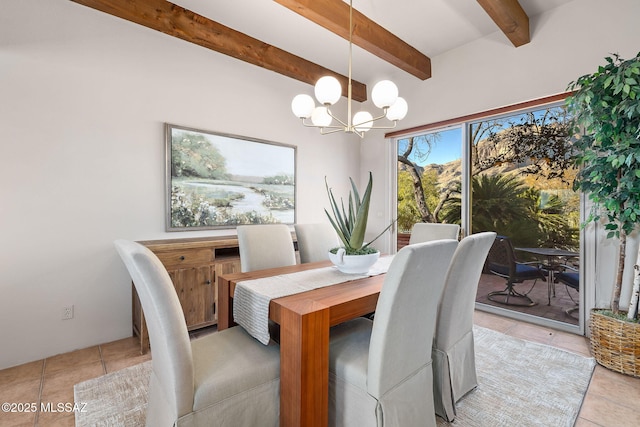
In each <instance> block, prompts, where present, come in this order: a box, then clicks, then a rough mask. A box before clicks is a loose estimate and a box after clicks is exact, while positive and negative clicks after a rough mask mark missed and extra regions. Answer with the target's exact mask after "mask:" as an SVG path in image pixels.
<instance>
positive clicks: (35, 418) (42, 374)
mask: <svg viewBox="0 0 640 427" xmlns="http://www.w3.org/2000/svg"><path fill="white" fill-rule="evenodd" d="M46 367H47V359H46V358H44V359H42V372H41V373H40V388H39V389H38V410H37V411H36V416H35V417H34V418H33V427H38V419H39V418H40V407H41V406H42V389H44V372H45V369H46Z"/></svg>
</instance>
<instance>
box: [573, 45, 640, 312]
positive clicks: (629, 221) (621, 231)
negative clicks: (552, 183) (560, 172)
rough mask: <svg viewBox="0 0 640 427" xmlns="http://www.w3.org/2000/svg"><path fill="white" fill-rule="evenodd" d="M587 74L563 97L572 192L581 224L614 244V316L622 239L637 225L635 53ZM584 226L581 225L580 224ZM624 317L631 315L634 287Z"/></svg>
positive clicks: (638, 90) (638, 75) (639, 69)
mask: <svg viewBox="0 0 640 427" xmlns="http://www.w3.org/2000/svg"><path fill="white" fill-rule="evenodd" d="M605 60H606V62H607V64H606V65H604V66H600V67H599V68H598V71H597V72H595V73H593V74H588V75H584V76H582V77H580V78H578V79H577V80H576V81H574V82H571V83H569V87H568V88H569V89H570V90H572V91H575V93H573V94H572V95H571V96H570V97H568V98H567V107H568V111H569V113H570V114H571V115H572V122H573V124H574V129H573V130H574V132H575V133H576V134H580V133H581V134H580V136H579V137H577V138H576V140H575V141H574V147H575V149H576V151H577V153H578V155H577V157H576V164H577V166H579V167H580V168H581V169H580V170H579V172H578V174H577V176H576V178H575V181H574V188H575V189H579V190H582V191H583V192H584V193H586V194H588V197H589V199H590V200H592V201H593V202H594V209H593V210H592V211H591V213H590V214H589V216H588V218H587V220H586V223H589V222H592V221H594V222H596V221H600V220H602V221H603V223H604V227H605V229H606V230H608V234H607V237H608V238H612V237H617V238H619V239H620V253H619V258H618V271H617V278H616V282H615V285H614V292H613V296H612V301H611V310H612V311H613V312H614V313H618V310H619V303H620V292H621V289H622V274H623V272H624V264H625V252H626V242H627V235H629V234H630V233H632V232H633V231H634V230H635V229H636V228H637V227H638V225H639V224H640V53H638V54H637V55H636V56H635V58H633V59H629V60H624V59H622V58H620V56H619V55H617V54H616V55H613V58H611V57H607V58H605ZM586 223H585V224H586ZM634 291H635V292H634V296H633V297H632V303H631V304H630V309H629V312H628V318H629V319H634V318H635V317H636V316H637V298H638V292H637V288H636V289H634Z"/></svg>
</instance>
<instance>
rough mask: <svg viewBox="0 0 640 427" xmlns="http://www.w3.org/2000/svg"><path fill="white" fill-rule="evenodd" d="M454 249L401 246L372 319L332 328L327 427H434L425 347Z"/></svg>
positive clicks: (446, 244)
mask: <svg viewBox="0 0 640 427" xmlns="http://www.w3.org/2000/svg"><path fill="white" fill-rule="evenodd" d="M457 245H458V242H457V241H456V240H440V241H437V242H426V243H420V244H416V245H410V246H405V247H404V248H402V249H401V250H400V251H398V253H397V254H396V255H395V257H394V259H393V261H392V263H391V265H390V266H389V270H388V272H387V275H386V277H385V280H384V284H383V285H382V290H381V291H380V297H379V299H378V303H377V306H376V316H375V319H374V320H373V321H371V320H369V319H365V318H358V319H354V320H351V321H349V322H346V323H342V324H339V325H337V326H335V327H333V328H332V330H331V337H330V347H329V425H332V426H336V427H342V426H357V427H360V426H385V427H413V426H435V425H436V420H435V412H434V406H433V396H432V394H433V384H432V383H433V371H432V367H431V345H432V340H433V331H434V327H435V320H436V313H437V306H438V301H439V300H440V295H441V293H442V289H443V287H444V279H445V275H446V273H447V268H448V266H449V262H450V260H451V257H452V256H453V253H454V251H455V248H456V246H457Z"/></svg>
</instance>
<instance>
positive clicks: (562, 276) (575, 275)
mask: <svg viewBox="0 0 640 427" xmlns="http://www.w3.org/2000/svg"><path fill="white" fill-rule="evenodd" d="M553 282H554V283H562V284H563V285H565V288H566V289H567V295H569V298H571V301H573V302H574V304H575V305H576V306H575V307H571V308H569V309H567V310H566V311H565V313H567V314H568V315H569V316H571V313H573V312H574V311H576V310H578V308H579V307H578V302H577V301H575V300H574V299H573V297H572V296H571V293H570V292H569V288H572V289H574V290H575V291H576V292H580V273H579V272H578V269H577V268H575V267H573V266H570V265H563V266H562V267H561V271H559V272H556V273H555V274H554V275H553Z"/></svg>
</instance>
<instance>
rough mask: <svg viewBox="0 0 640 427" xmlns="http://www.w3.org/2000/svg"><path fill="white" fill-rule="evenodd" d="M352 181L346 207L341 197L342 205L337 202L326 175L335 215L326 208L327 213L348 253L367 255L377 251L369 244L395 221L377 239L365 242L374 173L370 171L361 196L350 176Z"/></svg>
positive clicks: (330, 200) (334, 250) (333, 250)
mask: <svg viewBox="0 0 640 427" xmlns="http://www.w3.org/2000/svg"><path fill="white" fill-rule="evenodd" d="M349 181H350V182H351V190H352V191H350V192H349V203H348V208H347V209H345V205H344V200H342V199H340V202H341V203H340V205H338V203H337V202H336V198H335V197H334V196H333V191H332V190H331V189H330V188H329V184H328V183H327V179H326V177H325V185H326V187H327V194H328V196H329V202H330V204H331V210H332V211H333V216H331V214H330V213H329V212H328V211H327V210H326V209H325V210H324V211H325V213H326V214H327V217H328V218H329V221H330V222H331V225H333V228H334V229H335V230H336V233H338V237H339V238H340V240H341V241H342V244H343V245H344V249H345V252H346V255H366V254H371V253H375V252H377V250H376V249H375V248H372V247H370V246H369V245H370V244H371V243H373V242H374V241H375V240H376V239H378V238H379V237H380V236H382V235H383V234H384V233H385V232H386V231H387V230H388V229H389V228H391V226H392V225H393V222H392V223H391V224H389V226H388V227H387V228H385V229H384V230H383V231H382V233H380V234H378V235H377V236H376V237H375V239H373V240H371V241H370V242H368V243H365V242H364V233H365V231H366V229H367V220H368V218H369V204H370V202H371V189H372V188H373V175H372V174H371V172H369V183H368V184H367V188H366V189H365V191H364V194H363V195H362V199H361V198H360V194H359V192H358V188H357V187H356V184H355V183H354V182H353V179H351V178H349ZM394 222H395V221H394ZM337 250H338V248H334V249H332V250H331V251H332V252H333V253H335V252H336V251H337Z"/></svg>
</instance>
